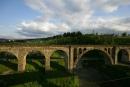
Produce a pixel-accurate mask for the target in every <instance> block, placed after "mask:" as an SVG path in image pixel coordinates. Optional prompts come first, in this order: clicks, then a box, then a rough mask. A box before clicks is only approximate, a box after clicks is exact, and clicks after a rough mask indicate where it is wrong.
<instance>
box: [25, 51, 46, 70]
mask: <svg viewBox="0 0 130 87" xmlns="http://www.w3.org/2000/svg"><path fill="white" fill-rule="evenodd" d="M25 58H26V64H25V70H26V71H35V70H36V71H39V70H40V71H42V70H44V71H45V55H44V54H43V53H42V52H41V51H38V50H31V51H28V52H27V53H26V56H25ZM30 66H32V68H30Z"/></svg>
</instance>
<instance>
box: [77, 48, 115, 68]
mask: <svg viewBox="0 0 130 87" xmlns="http://www.w3.org/2000/svg"><path fill="white" fill-rule="evenodd" d="M104 64H113V60H112V58H111V57H110V56H109V55H108V54H107V53H105V52H104V51H102V50H98V49H93V50H89V51H86V52H85V53H83V54H82V55H81V57H80V58H79V60H78V61H77V63H76V67H75V68H76V69H79V68H86V66H93V65H94V66H99V65H104Z"/></svg>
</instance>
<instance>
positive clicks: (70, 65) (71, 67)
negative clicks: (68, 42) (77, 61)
mask: <svg viewBox="0 0 130 87" xmlns="http://www.w3.org/2000/svg"><path fill="white" fill-rule="evenodd" d="M73 61H74V49H73V48H70V51H69V61H68V64H69V67H68V70H69V71H70V72H72V71H73V68H74V66H73Z"/></svg>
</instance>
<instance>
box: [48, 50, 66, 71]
mask: <svg viewBox="0 0 130 87" xmlns="http://www.w3.org/2000/svg"><path fill="white" fill-rule="evenodd" d="M50 61H51V63H50V66H51V69H52V70H54V71H60V70H61V71H63V70H64V71H65V70H66V69H67V68H68V62H67V61H68V55H67V53H66V52H65V51H63V50H55V51H54V52H53V53H52V54H51V56H50Z"/></svg>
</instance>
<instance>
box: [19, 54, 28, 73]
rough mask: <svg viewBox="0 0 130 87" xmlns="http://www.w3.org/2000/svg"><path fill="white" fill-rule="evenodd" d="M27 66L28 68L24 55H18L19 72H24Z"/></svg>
mask: <svg viewBox="0 0 130 87" xmlns="http://www.w3.org/2000/svg"><path fill="white" fill-rule="evenodd" d="M25 66H26V58H25V56H24V54H22V53H19V54H18V71H19V72H24V71H25Z"/></svg>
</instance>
